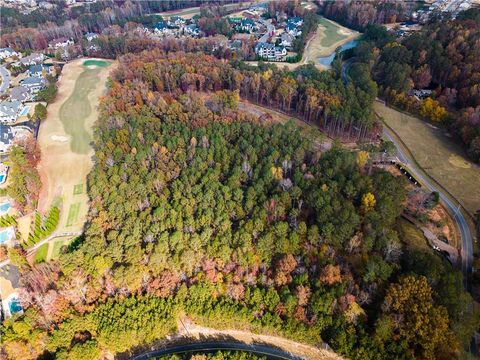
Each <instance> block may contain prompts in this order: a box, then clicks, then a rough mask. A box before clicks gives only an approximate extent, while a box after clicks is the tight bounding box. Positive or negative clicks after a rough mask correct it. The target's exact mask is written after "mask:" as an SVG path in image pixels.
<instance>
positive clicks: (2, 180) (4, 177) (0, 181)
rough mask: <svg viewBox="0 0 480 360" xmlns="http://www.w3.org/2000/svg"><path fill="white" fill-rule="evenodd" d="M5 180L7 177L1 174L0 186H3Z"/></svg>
mask: <svg viewBox="0 0 480 360" xmlns="http://www.w3.org/2000/svg"><path fill="white" fill-rule="evenodd" d="M6 178H7V176H6V175H5V174H1V175H0V184H3V183H4V182H5V179H6Z"/></svg>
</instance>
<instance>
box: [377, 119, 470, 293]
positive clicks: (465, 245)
mask: <svg viewBox="0 0 480 360" xmlns="http://www.w3.org/2000/svg"><path fill="white" fill-rule="evenodd" d="M383 135H384V136H385V137H386V138H387V139H388V140H390V141H391V142H392V143H393V144H394V145H395V147H396V148H397V156H398V158H399V159H400V160H401V161H402V162H403V163H404V164H406V165H407V166H408V169H409V171H410V172H411V174H412V175H413V176H415V178H416V179H417V180H419V181H420V182H421V183H422V184H423V185H425V186H426V187H427V188H428V189H429V190H430V191H436V192H438V193H439V194H440V199H441V201H442V202H443V203H444V205H445V206H446V207H447V209H448V210H449V212H450V214H451V215H452V217H453V218H454V220H455V222H456V223H457V227H458V229H459V230H460V235H461V238H462V273H463V275H464V280H463V281H464V285H465V287H466V288H467V289H468V290H470V284H469V275H470V273H471V272H472V265H473V238H472V234H471V233H470V228H469V227H468V224H467V220H466V219H465V217H464V216H463V213H462V211H461V210H460V208H459V205H457V204H456V203H454V202H453V201H452V200H451V199H450V197H448V196H447V195H446V194H445V193H444V192H443V191H442V189H440V188H438V187H437V186H436V185H434V184H433V183H432V182H431V181H430V180H429V179H428V178H427V177H426V176H424V174H423V171H422V170H420V169H418V168H417V167H416V165H415V163H414V161H413V160H412V159H411V158H410V155H409V154H407V153H406V152H405V151H404V150H403V148H402V146H401V145H400V144H399V142H398V140H397V138H396V136H395V135H394V134H393V133H392V132H391V131H390V129H388V128H387V127H386V126H384V129H383Z"/></svg>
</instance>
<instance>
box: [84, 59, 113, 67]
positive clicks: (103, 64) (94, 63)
mask: <svg viewBox="0 0 480 360" xmlns="http://www.w3.org/2000/svg"><path fill="white" fill-rule="evenodd" d="M108 65H110V64H109V63H108V61H104V60H85V61H84V62H83V66H98V67H106V66H108Z"/></svg>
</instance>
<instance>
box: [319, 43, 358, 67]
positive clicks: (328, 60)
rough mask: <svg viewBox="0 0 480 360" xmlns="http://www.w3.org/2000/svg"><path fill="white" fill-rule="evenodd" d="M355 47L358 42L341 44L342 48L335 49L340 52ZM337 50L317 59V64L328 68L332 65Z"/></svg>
mask: <svg viewBox="0 0 480 360" xmlns="http://www.w3.org/2000/svg"><path fill="white" fill-rule="evenodd" d="M357 45H358V40H350V41H349V42H347V43H345V44H343V45H342V46H339V47H338V48H337V49H338V50H340V52H342V51H345V50H348V49H352V48H354V47H355V46H357ZM337 49H335V51H334V52H333V53H331V54H330V55H329V56H322V57H319V58H318V63H319V64H320V65H323V66H326V67H330V65H332V62H333V59H335V53H336V50H337Z"/></svg>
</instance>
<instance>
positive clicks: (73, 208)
mask: <svg viewBox="0 0 480 360" xmlns="http://www.w3.org/2000/svg"><path fill="white" fill-rule="evenodd" d="M79 212H80V203H75V204H72V205H70V209H68V217H67V227H68V226H72V225H73V224H75V223H76V222H77V220H78V213H79Z"/></svg>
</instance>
